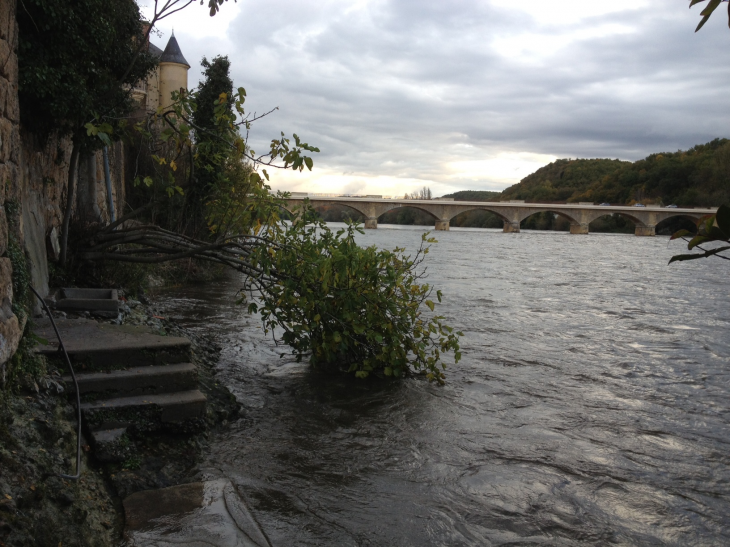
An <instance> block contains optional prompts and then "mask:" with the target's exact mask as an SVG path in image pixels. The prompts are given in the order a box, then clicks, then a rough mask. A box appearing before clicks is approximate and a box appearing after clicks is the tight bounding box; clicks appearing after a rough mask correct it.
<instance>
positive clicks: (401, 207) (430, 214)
mask: <svg viewBox="0 0 730 547" xmlns="http://www.w3.org/2000/svg"><path fill="white" fill-rule="evenodd" d="M408 211H419V212H421V213H425V214H426V216H427V217H428V218H429V219H430V220H432V221H434V222H435V221H438V220H440V219H439V217H438V216H437V215H436V214H435V213H434V212H433V211H430V210H429V209H428V207H423V206H419V205H418V204H413V205H411V204H404V203H401V204H398V205H396V206H395V207H392V208H390V209H388V210H387V211H383V212H382V213H381V214H380V215H378V222H382V221H383V216H384V215H387V214H389V213H391V214H393V213H398V214H399V216H400V213H401V212H403V213H406V212H408Z"/></svg>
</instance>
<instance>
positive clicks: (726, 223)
mask: <svg viewBox="0 0 730 547" xmlns="http://www.w3.org/2000/svg"><path fill="white" fill-rule="evenodd" d="M715 222H717V227H718V228H720V230H722V232H723V234H725V239H730V205H728V204H726V203H725V204H723V205H720V207H719V208H718V209H717V213H715Z"/></svg>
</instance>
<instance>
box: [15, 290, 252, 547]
mask: <svg viewBox="0 0 730 547" xmlns="http://www.w3.org/2000/svg"><path fill="white" fill-rule="evenodd" d="M59 315H60V314H59ZM64 315H65V314H64ZM82 316H87V317H88V314H82ZM104 321H109V320H108V319H106V320H104ZM113 322H118V323H125V324H132V325H146V326H148V327H149V328H150V329H151V330H152V331H153V332H154V333H156V334H161V335H171V336H184V337H186V338H188V339H189V340H190V341H191V343H192V353H193V363H194V364H195V365H196V367H197V370H198V377H199V382H200V389H201V391H203V392H204V393H205V395H206V397H207V399H208V402H207V411H206V416H205V420H204V421H205V426H204V427H203V428H202V430H201V431H199V432H197V433H193V434H175V433H165V432H156V433H150V434H142V433H140V434H136V435H134V436H133V437H131V438H129V439H125V445H124V446H123V447H120V448H121V450H122V455H123V460H122V461H117V462H114V463H109V462H107V463H103V462H100V461H98V460H97V459H96V458H95V457H94V455H93V452H92V451H91V450H90V447H89V446H88V443H87V440H86V439H82V447H83V449H84V450H83V451H82V474H81V478H80V479H79V480H78V481H73V480H64V479H62V478H60V477H59V473H70V474H72V473H73V472H74V464H75V461H74V460H75V452H76V413H75V410H74V407H73V406H72V405H71V404H69V402H68V391H69V390H68V389H67V387H66V386H64V385H63V381H62V380H61V375H62V374H63V373H66V372H67V371H65V370H56V369H54V368H53V367H52V366H50V365H49V366H48V367H47V370H46V372H45V374H44V375H42V377H40V378H36V379H30V378H25V379H23V380H22V381H21V382H19V383H17V385H16V386H15V389H14V390H8V389H6V391H5V392H4V393H3V394H2V395H1V396H0V547H5V546H8V547H9V546H36V545H37V546H43V547H45V546H49V547H51V546H52V547H58V546H59V545H62V546H64V547H70V546H75V545H79V546H82V545H83V546H86V545H88V546H94V547H96V546H107V545H109V546H111V545H118V544H119V543H120V542H121V541H122V533H123V527H124V516H123V507H122V503H121V502H122V500H123V499H124V498H126V497H127V496H129V495H131V494H133V493H135V492H138V491H142V490H150V489H157V488H165V487H169V486H175V485H179V484H184V483H188V482H193V481H195V480H197V479H198V476H199V475H198V468H197V464H198V462H199V461H200V457H201V455H202V454H203V453H204V451H205V450H206V449H207V446H208V437H209V435H210V432H211V431H212V430H213V429H215V428H217V427H220V426H225V424H226V423H227V422H228V421H229V420H231V419H232V418H234V417H235V416H236V415H237V413H238V408H239V406H238V404H237V402H236V400H235V398H234V397H233V395H231V393H230V392H229V391H228V390H227V389H226V388H225V387H224V386H221V385H218V383H217V382H216V380H215V372H214V370H215V365H216V363H217V360H218V356H219V353H220V349H221V348H220V346H219V345H218V344H217V343H216V342H215V341H214V340H213V339H212V338H211V337H208V336H201V335H199V334H195V333H192V332H189V331H187V330H186V329H184V328H182V327H180V326H179V325H177V324H176V323H175V322H174V321H172V320H169V319H166V318H164V317H162V316H161V315H160V314H159V312H158V310H157V309H156V308H155V306H154V304H152V303H150V302H149V301H144V300H143V302H138V301H135V300H132V299H130V300H127V301H125V303H124V304H123V305H122V307H121V312H120V315H119V317H118V318H117V319H115V320H113ZM117 459H118V460H119V459H120V458H117Z"/></svg>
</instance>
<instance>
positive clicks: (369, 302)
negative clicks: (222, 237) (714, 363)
mask: <svg viewBox="0 0 730 547" xmlns="http://www.w3.org/2000/svg"><path fill="white" fill-rule="evenodd" d="M280 226H282V225H280ZM358 232H359V233H362V230H361V228H359V226H358V225H357V224H349V225H348V226H347V228H345V229H342V230H339V231H337V232H333V231H331V230H330V229H329V228H328V227H327V226H326V224H325V223H323V222H321V221H319V220H317V218H316V214H315V213H314V211H313V210H312V209H311V208H310V207H309V205H308V204H307V205H306V206H305V207H304V208H303V209H302V210H299V211H295V218H294V220H293V221H292V222H291V223H288V224H286V225H283V227H282V228H281V230H280V233H279V234H277V237H276V238H275V244H274V245H267V246H260V247H259V248H258V249H257V250H256V251H255V253H254V255H253V257H252V262H253V264H254V265H255V266H256V267H258V268H260V269H261V272H262V278H267V277H274V278H276V279H277V281H276V282H274V283H268V284H263V286H262V284H261V283H260V282H257V283H256V285H257V287H258V288H260V289H262V290H260V291H259V294H260V298H261V302H262V305H261V306H259V305H258V304H256V303H255V302H252V303H250V304H249V311H251V312H256V311H258V312H259V313H260V315H261V320H262V321H263V324H264V329H265V331H266V332H272V333H274V334H276V333H277V332H279V333H281V339H282V340H283V341H284V342H285V343H287V344H288V345H289V346H291V347H292V350H293V353H294V354H295V355H296V356H297V359H298V360H301V359H302V358H303V357H305V356H308V357H309V360H310V363H311V364H312V366H313V367H314V368H317V369H322V370H330V371H331V370H344V371H347V372H350V373H354V374H355V375H356V376H357V377H358V378H366V377H368V376H370V375H376V376H385V377H402V376H404V375H406V374H407V373H408V372H411V371H420V372H423V373H425V375H426V377H427V378H428V379H429V380H431V381H437V382H439V383H443V382H444V379H445V375H444V372H443V371H444V370H445V368H446V364H445V363H444V361H443V357H444V356H445V355H446V354H447V353H450V352H453V354H454V361H455V362H458V361H459V359H460V358H461V353H460V351H459V337H460V336H463V334H462V333H461V332H454V330H453V329H452V328H451V327H449V326H448V325H446V324H444V323H443V319H444V318H443V317H442V316H439V315H437V314H435V313H433V312H434V311H435V307H436V305H437V304H436V303H435V302H433V301H432V300H430V297H431V294H432V292H433V290H432V288H431V286H430V285H428V284H426V283H423V282H422V278H423V277H424V274H423V272H422V271H421V270H420V266H421V264H422V262H423V259H424V257H425V255H426V254H427V253H428V247H427V246H426V244H428V243H433V242H435V240H434V239H433V238H428V237H427V234H424V236H423V240H422V243H421V246H420V248H419V249H418V251H417V252H416V253H415V255H414V256H408V255H405V254H404V249H400V248H396V249H394V250H393V251H388V250H381V249H377V248H376V247H374V246H373V247H360V246H359V245H358V244H357V243H356V241H355V234H356V233H358ZM436 298H437V300H438V302H440V301H441V292H440V291H437V292H436ZM424 306H425V307H427V308H428V310H427V311H426V310H424Z"/></svg>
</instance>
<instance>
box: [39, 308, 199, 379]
mask: <svg viewBox="0 0 730 547" xmlns="http://www.w3.org/2000/svg"><path fill="white" fill-rule="evenodd" d="M56 325H57V326H58V330H59V332H60V334H61V339H62V340H63V344H64V346H65V347H66V351H67V352H68V354H69V357H70V358H71V362H72V363H74V366H75V367H76V369H77V370H78V371H79V372H100V371H108V370H118V369H124V368H129V367H140V366H152V365H164V364H175V363H189V362H190V361H191V359H192V355H191V350H190V340H188V339H187V338H179V337H175V336H160V335H157V334H154V333H152V332H150V329H149V328H147V327H140V326H132V325H111V324H102V323H98V322H96V321H92V320H89V319H58V320H56ZM33 331H34V333H35V334H36V335H37V336H38V337H40V338H42V339H45V340H46V341H47V342H48V343H47V344H46V345H43V344H39V345H38V346H36V349H35V351H37V352H38V353H41V354H43V355H45V356H47V357H48V358H49V359H50V360H53V361H56V362H57V363H58V366H59V367H60V368H61V370H65V362H64V361H63V355H62V354H60V353H59V351H58V339H57V338H56V334H55V333H54V331H53V327H52V326H51V322H50V320H49V319H48V318H43V319H39V320H37V321H36V324H35V325H34V328H33Z"/></svg>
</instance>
